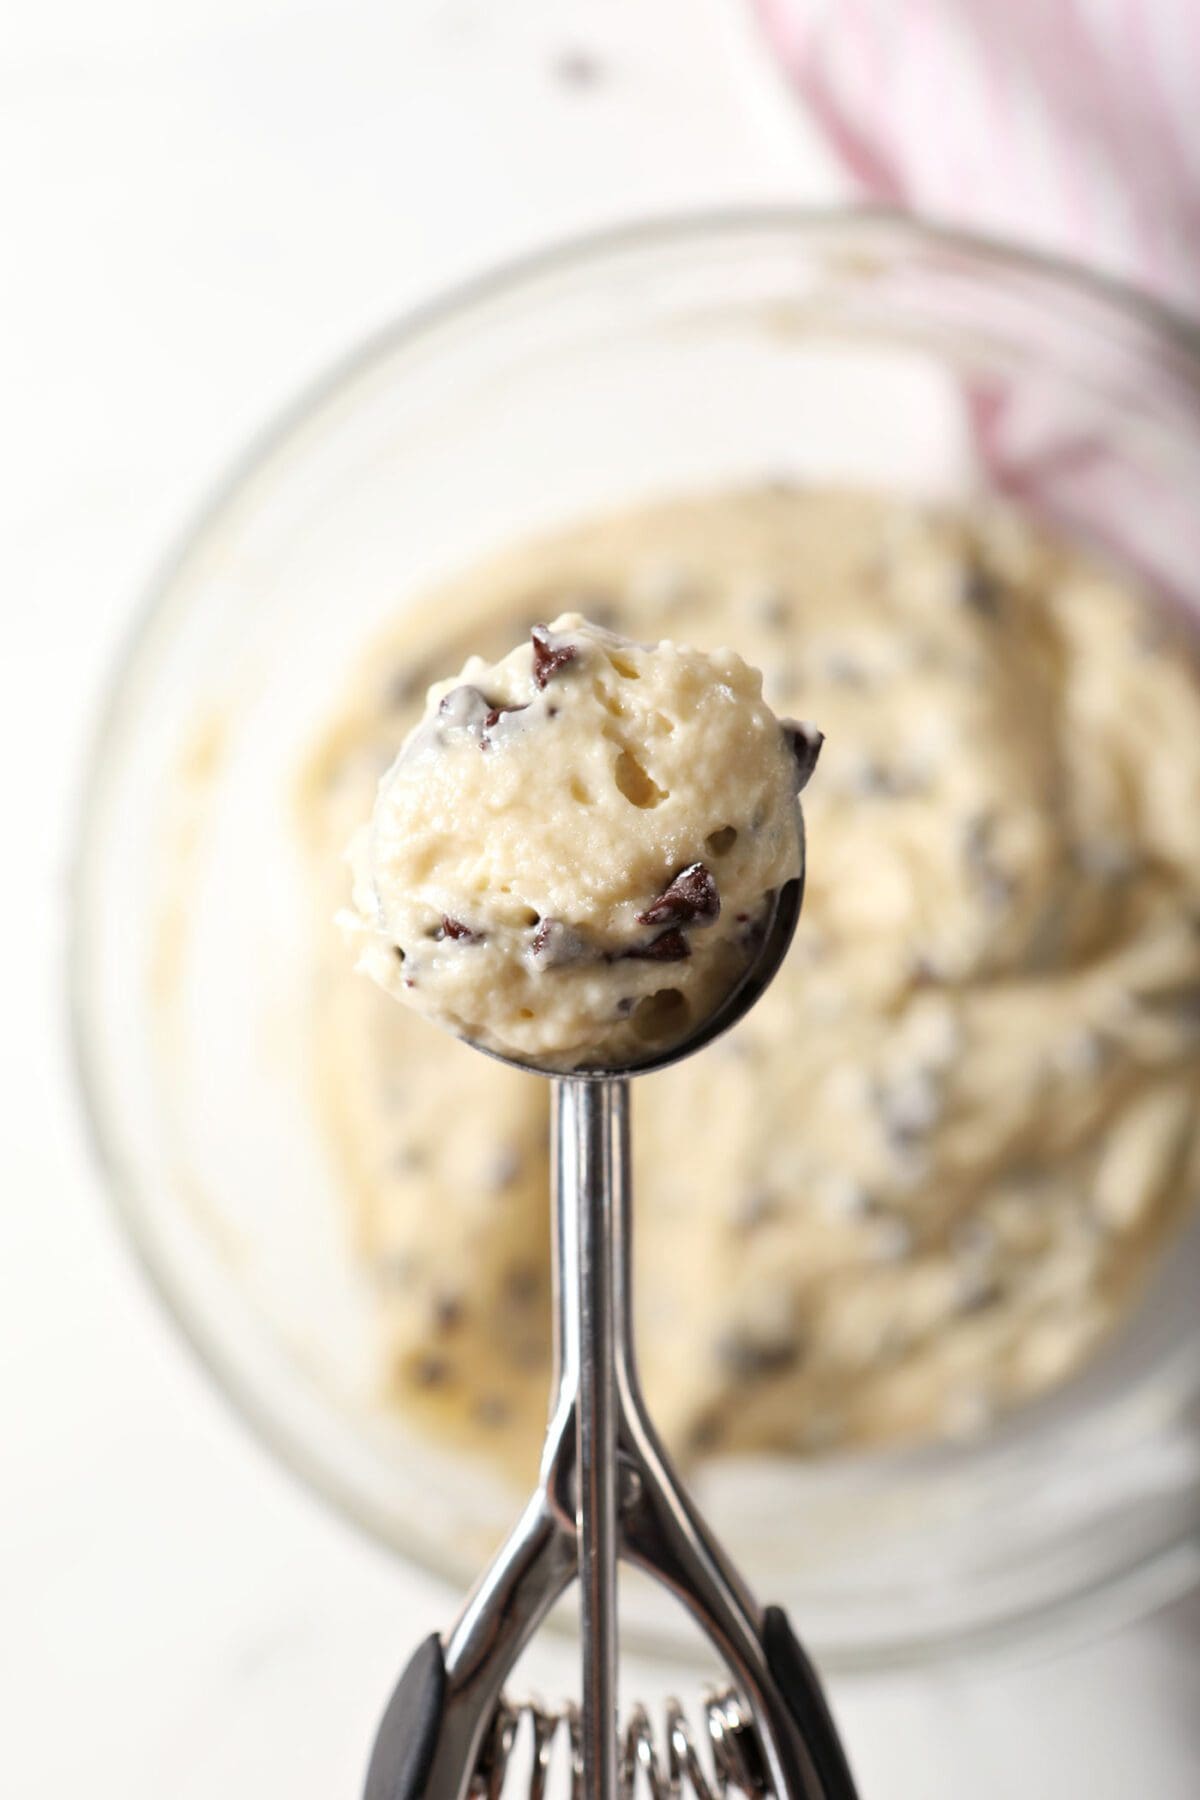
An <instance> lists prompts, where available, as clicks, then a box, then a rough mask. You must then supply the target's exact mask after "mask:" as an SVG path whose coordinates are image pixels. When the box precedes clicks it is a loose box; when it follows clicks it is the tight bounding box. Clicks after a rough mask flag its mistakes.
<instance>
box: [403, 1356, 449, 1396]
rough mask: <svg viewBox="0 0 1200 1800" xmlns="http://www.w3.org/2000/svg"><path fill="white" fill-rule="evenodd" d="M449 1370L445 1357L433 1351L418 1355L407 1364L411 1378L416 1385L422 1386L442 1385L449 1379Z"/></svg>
mask: <svg viewBox="0 0 1200 1800" xmlns="http://www.w3.org/2000/svg"><path fill="white" fill-rule="evenodd" d="M451 1372H452V1371H451V1367H450V1364H449V1362H448V1361H447V1359H446V1358H445V1357H444V1356H438V1355H437V1354H436V1353H435V1352H433V1351H430V1352H428V1353H427V1354H426V1355H424V1356H418V1357H417V1358H416V1359H415V1361H413V1362H412V1363H411V1364H410V1366H409V1373H410V1374H411V1376H412V1378H413V1380H414V1381H415V1382H416V1384H417V1386H418V1387H423V1388H436V1387H444V1386H445V1385H446V1383H447V1382H448V1381H449V1380H450V1376H451Z"/></svg>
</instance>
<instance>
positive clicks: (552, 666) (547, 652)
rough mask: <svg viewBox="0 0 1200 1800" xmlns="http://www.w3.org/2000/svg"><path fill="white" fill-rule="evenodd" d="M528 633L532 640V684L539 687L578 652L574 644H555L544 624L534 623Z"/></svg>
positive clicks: (571, 660)
mask: <svg viewBox="0 0 1200 1800" xmlns="http://www.w3.org/2000/svg"><path fill="white" fill-rule="evenodd" d="M529 635H530V637H531V638H532V640H533V685H534V687H536V688H539V689H540V688H544V687H545V685H546V683H547V682H548V681H549V680H550V677H551V676H552V675H557V673H558V671H559V670H560V669H561V668H564V667H565V666H566V664H567V663H569V662H573V661H574V660H575V657H576V655H577V654H578V652H577V650H576V647H575V645H574V644H556V643H555V642H554V641H553V639H552V638H551V636H550V630H549V627H548V626H546V625H535V626H534V628H533V630H532V631H531V632H530V634H529Z"/></svg>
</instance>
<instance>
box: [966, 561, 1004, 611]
mask: <svg viewBox="0 0 1200 1800" xmlns="http://www.w3.org/2000/svg"><path fill="white" fill-rule="evenodd" d="M959 592H960V593H961V595H962V601H963V605H964V606H969V607H970V608H971V610H972V612H977V613H979V614H981V615H982V617H983V618H985V619H995V618H998V617H999V615H1000V606H1001V602H1002V600H1003V598H1004V583H1003V582H1002V581H1001V580H1000V578H999V576H997V575H995V574H993V572H992V571H991V569H988V568H986V567H985V566H984V565H983V563H980V562H969V563H968V564H967V566H966V567H965V569H964V570H963V573H962V582H961V586H960V589H959Z"/></svg>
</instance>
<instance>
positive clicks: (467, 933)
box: [433, 913, 483, 944]
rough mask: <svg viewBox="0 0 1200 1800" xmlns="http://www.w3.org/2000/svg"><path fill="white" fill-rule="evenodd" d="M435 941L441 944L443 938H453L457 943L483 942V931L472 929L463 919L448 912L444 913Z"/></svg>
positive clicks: (436, 931)
mask: <svg viewBox="0 0 1200 1800" xmlns="http://www.w3.org/2000/svg"><path fill="white" fill-rule="evenodd" d="M433 937H434V941H435V943H438V944H440V943H441V942H442V940H443V938H452V939H453V940H454V942H455V943H456V944H482V942H483V933H482V932H481V931H472V930H471V927H470V926H469V925H464V924H463V922H462V920H461V919H452V918H451V917H450V916H449V914H448V913H443V914H442V922H441V924H440V925H439V926H438V927H437V929H436V930H435V931H434V934H433Z"/></svg>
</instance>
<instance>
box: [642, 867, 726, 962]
mask: <svg viewBox="0 0 1200 1800" xmlns="http://www.w3.org/2000/svg"><path fill="white" fill-rule="evenodd" d="M720 911H721V896H720V894H719V893H718V891H717V884H716V881H715V880H714V879H713V876H712V874H711V873H710V871H709V870H708V869H706V868H705V866H704V864H703V863H702V862H694V863H689V864H688V866H687V868H686V869H681V870H680V871H679V873H678V875H676V876H675V877H674V878H673V880H672V881H671V882H670V883H669V885H668V886H667V887H666V888H665V889H664V890H663V892H662V893H661V894H660V895H659V896H658V899H657V900H654V901H652V902H651V904H650V905H649V906H648V907H647V908H646V910H645V912H640V913H638V915H637V922H638V924H639V925H667V924H682V925H711V923H712V921H713V920H714V919H715V918H716V917H717V916H718V914H719V913H720ZM660 954H661V953H660ZM684 954H685V955H686V954H687V952H686V951H685V952H684Z"/></svg>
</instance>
